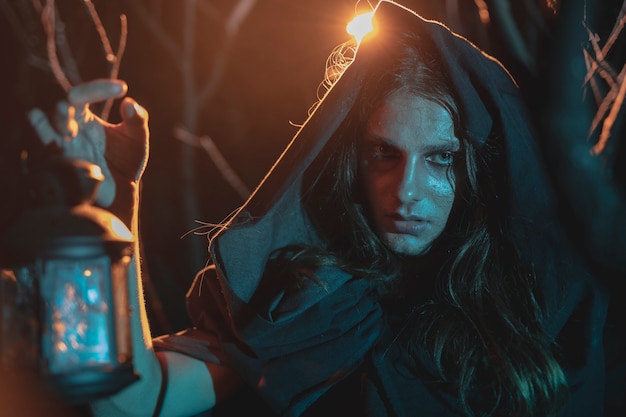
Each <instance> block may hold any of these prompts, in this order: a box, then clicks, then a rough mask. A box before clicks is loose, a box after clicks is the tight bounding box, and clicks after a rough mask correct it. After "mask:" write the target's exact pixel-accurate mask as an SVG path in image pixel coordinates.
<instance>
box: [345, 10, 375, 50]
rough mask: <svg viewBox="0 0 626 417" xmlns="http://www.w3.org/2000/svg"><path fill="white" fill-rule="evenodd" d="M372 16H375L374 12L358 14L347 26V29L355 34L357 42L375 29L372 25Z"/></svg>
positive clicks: (351, 33)
mask: <svg viewBox="0 0 626 417" xmlns="http://www.w3.org/2000/svg"><path fill="white" fill-rule="evenodd" d="M372 16H374V12H368V13H362V14H359V15H356V16H355V17H354V19H352V21H351V22H350V23H348V25H347V26H346V31H347V32H348V33H349V34H350V35H352V36H354V39H356V41H357V43H361V40H362V39H363V37H365V35H367V34H368V33H370V32H371V31H372V30H373V29H374V27H373V26H372Z"/></svg>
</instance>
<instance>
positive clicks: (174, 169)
mask: <svg viewBox="0 0 626 417" xmlns="http://www.w3.org/2000/svg"><path fill="white" fill-rule="evenodd" d="M374 3H375V2H369V3H368V2H367V1H357V0H180V1H171V0H170V1H167V0H126V1H123V0H59V1H56V2H54V1H51V0H0V42H1V44H0V46H1V50H0V52H1V53H2V57H3V64H2V78H1V82H0V100H1V110H2V111H1V112H0V123H1V126H2V128H3V129H2V137H1V138H0V232H1V231H2V230H3V229H4V228H5V227H6V225H8V224H10V223H11V221H13V219H14V218H15V215H16V214H17V213H19V212H20V210H21V209H22V208H23V204H24V196H23V193H22V192H21V190H22V188H23V187H22V186H23V180H24V174H25V173H26V172H27V168H28V163H25V162H24V160H23V159H22V158H21V155H24V153H23V151H24V150H28V153H29V160H30V161H36V160H37V158H36V155H37V154H38V152H41V149H40V148H41V146H40V145H38V142H37V140H36V139H35V138H34V137H33V134H32V132H31V130H30V129H29V126H28V124H27V123H26V119H25V114H26V112H27V111H28V110H29V109H31V108H33V107H41V108H43V109H45V110H47V111H52V109H53V106H54V103H55V102H56V101H58V100H60V99H61V98H63V97H64V94H65V91H64V89H63V86H62V83H59V77H58V73H57V76H56V77H55V75H54V73H53V71H52V69H51V65H50V63H51V60H50V52H51V51H52V50H54V51H55V52H56V56H57V57H58V58H59V62H60V66H61V68H62V69H63V72H64V75H65V76H66V77H67V83H69V84H71V85H74V84H77V83H80V82H83V81H86V80H90V79H93V78H100V77H111V76H112V75H113V76H116V77H119V78H121V79H123V80H126V81H127V82H128V84H129V95H130V96H132V97H134V98H135V99H136V100H137V101H138V102H139V103H141V104H142V105H143V106H144V107H146V108H147V110H148V111H149V113H150V128H151V149H150V153H151V155H150V162H149V165H148V168H147V171H146V174H145V177H144V181H143V189H142V191H143V197H142V205H141V229H142V240H143V243H144V253H145V264H144V269H145V273H146V277H145V279H146V296H147V302H148V312H149V316H150V320H151V321H152V324H153V328H154V330H155V333H157V334H160V333H165V332H170V331H175V330H178V329H180V328H183V327H185V326H186V325H188V320H187V316H186V313H185V302H184V295H185V292H186V291H187V288H188V286H189V284H190V282H191V280H192V279H193V277H194V275H195V273H196V272H197V271H198V270H199V269H200V268H201V267H202V266H203V265H204V263H205V262H206V261H207V258H208V254H207V240H206V236H204V235H202V234H195V233H189V232H190V231H192V230H195V229H196V228H197V227H198V226H202V225H203V224H211V223H216V222H219V221H220V220H222V219H223V218H224V217H225V216H227V215H228V213H230V212H231V211H232V210H233V209H235V208H236V207H237V206H238V205H239V204H241V203H242V202H243V200H244V198H245V196H246V195H247V193H249V192H250V190H252V189H253V188H254V187H255V185H256V184H257V182H258V181H259V180H260V179H261V178H262V177H263V175H264V174H265V172H266V171H267V170H268V169H269V168H270V167H271V165H272V163H273V161H274V160H275V158H276V157H277V156H278V155H279V154H280V152H281V151H282V149H283V148H284V146H285V145H286V144H287V143H288V141H289V140H290V139H291V137H292V135H293V134H294V133H295V132H296V129H297V125H298V124H300V123H302V122H303V121H304V120H305V119H306V116H307V110H308V109H309V107H310V106H311V105H312V104H313V103H314V102H315V101H316V99H317V91H318V85H319V83H320V82H321V80H322V77H323V73H324V66H325V61H326V58H327V56H328V55H329V54H330V52H331V51H332V49H333V48H334V47H335V46H336V45H338V44H339V43H341V42H343V41H344V40H346V39H347V37H348V34H347V33H346V31H345V26H346V23H347V22H348V21H349V20H351V19H352V17H354V15H355V13H357V12H361V11H368V10H370V9H371V6H372V5H373V4H374ZM400 3H401V4H403V5H405V6H407V7H409V8H411V9H413V10H415V11H417V12H418V13H420V14H422V15H423V16H424V17H426V18H431V19H436V20H439V21H442V22H443V23H445V24H446V25H448V26H449V27H450V28H452V29H453V30H455V31H457V32H459V33H460V34H462V35H464V36H466V37H467V38H468V39H469V40H471V41H472V42H474V43H475V44H476V45H478V46H479V47H481V48H482V49H484V50H485V51H486V52H488V53H490V54H492V55H494V56H495V57H496V58H498V59H499V60H501V61H502V62H503V63H504V64H505V65H506V66H507V67H508V69H509V70H510V71H511V73H512V75H513V76H514V77H515V79H516V80H517V81H518V83H519V84H520V87H521V88H522V92H523V93H524V97H525V99H526V100H527V101H528V104H529V108H530V110H531V113H532V116H533V117H534V119H535V120H536V122H537V130H538V132H539V134H540V135H539V138H540V143H539V146H540V148H541V149H542V150H543V151H545V156H546V168H547V169H548V171H549V172H550V174H551V178H552V179H553V181H554V185H555V188H556V190H557V195H558V198H559V201H560V208H561V210H562V217H563V221H564V222H566V224H567V226H568V230H570V231H571V236H572V241H573V243H574V244H576V245H577V246H578V247H579V248H580V250H581V255H582V256H586V257H588V258H589V260H590V262H591V263H592V264H593V265H595V266H596V267H597V268H598V270H599V271H601V274H600V276H601V277H602V278H603V279H604V280H605V282H606V284H607V286H608V287H609V289H610V290H614V289H615V290H616V289H617V288H618V287H620V283H621V281H622V279H623V276H624V274H625V273H626V257H625V256H623V254H624V253H626V216H624V215H623V214H624V213H626V204H625V203H624V201H625V198H624V188H625V187H624V184H625V183H626V181H625V177H626V164H625V163H624V162H623V160H624V156H623V154H624V151H625V150H624V146H623V144H624V141H625V140H626V138H625V136H626V135H625V123H624V119H625V116H624V112H625V111H624V109H623V105H622V103H623V101H624V98H625V96H626V81H625V78H626V65H625V62H626V34H624V33H622V32H623V30H622V29H623V27H624V25H625V24H626V1H624V0H604V1H593V0H588V1H585V0H569V1H564V2H563V3H561V2H560V1H558V0H520V1H514V0H401V1H400ZM52 12H54V13H52ZM42 17H43V19H42ZM51 22H53V23H54V24H53V25H52V24H51ZM98 28H100V29H102V30H101V31H100V32H99V31H98V30H97V29H98ZM103 31H104V33H105V34H106V36H103ZM50 40H52V41H53V42H52V43H51V42H50ZM117 104H118V103H114V104H113V107H112V110H111V112H110V116H109V120H110V121H111V122H116V121H118V120H119V117H118V114H117ZM97 111H98V112H101V111H104V112H107V111H108V110H107V107H106V106H98V107H97ZM224 164H226V165H224ZM220 167H221V168H220ZM225 174H226V175H225ZM199 222H200V223H199ZM202 230H206V227H204V228H201V229H200V231H202ZM617 304H621V305H616V303H614V304H613V305H612V309H614V310H617V313H612V316H611V317H612V320H611V321H610V324H615V325H616V326H617V327H616V330H615V331H614V332H613V333H614V334H617V336H616V337H614V340H613V343H614V345H613V346H614V349H616V350H620V349H621V351H622V352H623V350H624V346H626V343H624V332H623V330H624V329H623V320H621V319H620V320H617V319H616V318H618V317H621V314H622V313H623V312H624V311H623V310H624V309H625V307H624V306H623V304H624V303H617ZM615 360H617V361H620V362H619V363H618V364H617V365H616V366H620V367H622V369H623V367H624V355H623V353H622V354H619V355H617V356H616V359H615ZM618 377H619V378H621V380H620V382H621V384H620V385H618V387H619V388H618V389H622V390H623V387H624V385H623V383H624V381H623V378H624V373H623V372H622V373H620V374H619V376H618ZM622 393H623V391H622ZM618 397H620V398H621V397H623V396H616V398H618ZM619 401H621V403H620V404H622V406H623V403H624V400H623V398H622V399H621V400H619Z"/></svg>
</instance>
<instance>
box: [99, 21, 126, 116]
mask: <svg viewBox="0 0 626 417" xmlns="http://www.w3.org/2000/svg"><path fill="white" fill-rule="evenodd" d="M120 26H121V27H120V43H119V45H118V48H117V54H115V55H114V57H113V60H112V61H111V74H110V75H109V76H110V78H111V79H116V78H117V76H118V74H119V71H120V65H121V63H122V56H123V55H124V51H126V40H127V38H128V22H127V19H126V15H125V14H122V15H120ZM114 101H115V100H114V99H109V100H107V101H106V102H105V103H104V107H103V109H102V113H101V115H100V117H102V119H104V120H107V119H108V118H109V114H110V113H111V107H112V106H113V102H114Z"/></svg>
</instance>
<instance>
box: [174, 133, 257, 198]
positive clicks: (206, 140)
mask: <svg viewBox="0 0 626 417" xmlns="http://www.w3.org/2000/svg"><path fill="white" fill-rule="evenodd" d="M174 137H175V138H176V139H178V140H180V141H181V142H184V143H186V144H188V145H191V146H195V147H198V146H199V147H201V148H202V149H204V150H205V151H206V153H207V154H208V155H209V157H210V158H211V160H212V161H213V163H214V164H215V166H216V167H217V169H218V171H219V172H220V174H221V175H222V177H223V178H224V179H225V180H226V182H227V183H228V184H230V186H231V187H233V189H234V190H235V191H236V192H237V194H238V195H239V196H240V197H241V199H242V200H246V199H247V198H248V197H249V196H250V189H249V188H248V186H247V185H246V184H245V183H244V182H243V181H242V180H241V178H240V177H239V176H238V175H237V173H236V172H235V170H234V169H233V168H232V167H231V166H230V164H229V163H228V161H226V158H224V155H222V153H221V152H220V150H219V149H218V148H217V146H216V145H215V142H214V141H213V139H211V137H210V136H208V135H202V136H196V135H194V134H192V133H191V132H189V131H187V130H185V129H183V128H182V127H178V128H176V129H174Z"/></svg>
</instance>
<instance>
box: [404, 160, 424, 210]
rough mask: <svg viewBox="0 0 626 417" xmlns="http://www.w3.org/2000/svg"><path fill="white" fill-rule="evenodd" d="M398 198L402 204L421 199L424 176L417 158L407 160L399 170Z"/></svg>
mask: <svg viewBox="0 0 626 417" xmlns="http://www.w3.org/2000/svg"><path fill="white" fill-rule="evenodd" d="M399 175H400V180H399V185H398V198H399V199H400V201H401V202H403V203H409V202H411V201H418V200H420V199H422V198H423V193H424V186H425V184H424V181H425V179H426V175H425V173H424V172H423V170H422V166H421V164H420V160H419V158H418V157H412V158H407V159H406V160H405V162H404V165H403V166H402V167H401V169H400V170H399Z"/></svg>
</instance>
